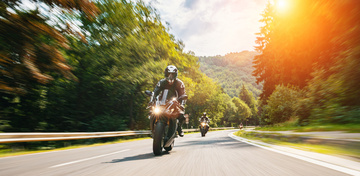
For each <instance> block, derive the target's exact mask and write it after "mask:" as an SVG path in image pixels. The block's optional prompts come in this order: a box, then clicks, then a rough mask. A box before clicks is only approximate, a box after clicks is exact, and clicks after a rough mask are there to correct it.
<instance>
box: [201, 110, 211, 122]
mask: <svg viewBox="0 0 360 176" xmlns="http://www.w3.org/2000/svg"><path fill="white" fill-rule="evenodd" d="M199 121H200V122H205V123H210V119H209V117H207V116H206V112H204V113H203V115H202V116H201V118H200V119H199Z"/></svg>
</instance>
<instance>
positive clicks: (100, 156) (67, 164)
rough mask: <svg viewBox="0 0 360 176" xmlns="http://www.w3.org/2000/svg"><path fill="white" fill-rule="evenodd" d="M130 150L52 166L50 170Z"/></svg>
mask: <svg viewBox="0 0 360 176" xmlns="http://www.w3.org/2000/svg"><path fill="white" fill-rule="evenodd" d="M128 150H130V149H126V150H121V151H117V152H113V153H108V154H104V155H99V156H94V157H91V158H85V159H81V160H76V161H71V162H67V163H63V164H58V165H55V166H51V167H49V168H55V167H61V166H65V165H69V164H74V163H79V162H83V161H87V160H91V159H95V158H100V157H103V156H108V155H112V154H115V153H121V152H125V151H128Z"/></svg>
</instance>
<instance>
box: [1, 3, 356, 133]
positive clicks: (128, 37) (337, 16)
mask: <svg viewBox="0 0 360 176" xmlns="http://www.w3.org/2000/svg"><path fill="white" fill-rule="evenodd" d="M30 2H32V3H33V4H35V5H34V7H32V8H31V7H25V6H24V5H23V4H22V1H21V0H5V1H1V2H0V30H1V31H0V32H1V33H0V56H1V57H0V71H1V72H0V95H1V98H0V131H1V132H80V131H84V132H95V131H121V130H140V129H149V120H148V118H147V115H148V111H147V110H146V109H145V108H146V106H147V105H148V102H149V98H148V97H147V96H145V94H144V91H145V90H151V91H152V90H153V89H154V87H155V85H156V83H157V82H158V81H159V80H160V79H162V78H163V77H164V75H163V72H164V69H165V67H166V66H167V65H175V66H176V67H178V69H179V76H178V77H179V79H181V80H182V81H183V82H184V84H185V89H186V93H187V95H188V96H189V99H188V101H187V104H186V113H187V114H188V115H189V119H190V120H189V121H190V122H189V125H188V126H187V127H189V128H190V127H197V125H198V118H199V117H200V115H201V114H202V113H203V112H207V114H208V115H209V117H210V118H211V124H210V125H211V126H212V127H218V126H237V125H238V124H239V123H241V122H247V123H249V124H253V125H273V124H278V123H283V122H286V121H289V120H295V121H296V122H297V125H309V124H360V118H359V115H358V114H360V99H359V97H360V81H359V78H360V60H359V58H360V48H359V46H360V38H359V36H360V19H359V18H358V16H357V13H358V12H359V11H360V5H359V3H358V2H357V0H348V1H340V0H337V1H325V0H319V1H311V0H294V1H293V3H294V4H293V7H296V8H294V9H292V10H288V11H287V12H283V11H281V10H280V9H277V7H276V6H275V4H274V3H270V2H269V3H268V5H267V7H266V9H265V10H264V12H263V14H262V17H263V18H262V19H261V20H260V22H261V23H262V24H263V26H262V27H261V28H260V29H259V32H258V33H257V39H256V41H255V42H256V46H255V50H256V51H242V52H234V53H228V54H226V55H225V56H208V57H199V58H198V57H196V55H195V53H194V52H191V51H188V52H185V51H184V47H185V44H184V43H183V41H181V40H176V39H175V36H173V35H172V34H170V33H169V28H170V26H168V25H164V24H163V23H162V22H161V18H160V16H159V14H157V12H156V9H154V8H153V7H151V6H149V5H147V4H145V3H143V2H141V1H137V2H134V1H126V0H116V1H114V0H98V1H90V0H79V1H62V0H36V1H35V0H34V1H30ZM67 2H72V3H67ZM284 13H286V14H284Z"/></svg>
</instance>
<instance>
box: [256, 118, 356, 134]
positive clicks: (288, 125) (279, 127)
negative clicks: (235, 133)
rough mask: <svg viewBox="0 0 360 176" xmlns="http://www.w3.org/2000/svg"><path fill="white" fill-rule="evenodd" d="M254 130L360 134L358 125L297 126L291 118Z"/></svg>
mask: <svg viewBox="0 0 360 176" xmlns="http://www.w3.org/2000/svg"><path fill="white" fill-rule="evenodd" d="M255 130H260V131H295V132H310V131H344V132H348V133H360V124H310V125H307V126H300V125H298V122H297V119H296V118H293V119H290V120H289V121H287V122H284V123H280V124H274V125H267V126H263V127H256V128H255Z"/></svg>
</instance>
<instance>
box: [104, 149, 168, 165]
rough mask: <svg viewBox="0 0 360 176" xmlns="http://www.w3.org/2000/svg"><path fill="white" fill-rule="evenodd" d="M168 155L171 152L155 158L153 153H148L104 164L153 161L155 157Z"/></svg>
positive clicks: (165, 152) (164, 152)
mask: <svg viewBox="0 0 360 176" xmlns="http://www.w3.org/2000/svg"><path fill="white" fill-rule="evenodd" d="M168 154H169V152H167V151H163V152H162V155H160V156H155V155H154V154H153V153H146V154H140V155H136V156H130V157H125V158H123V159H113V160H112V161H111V162H104V163H120V162H126V161H135V160H144V159H151V158H154V157H161V156H163V155H168Z"/></svg>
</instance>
